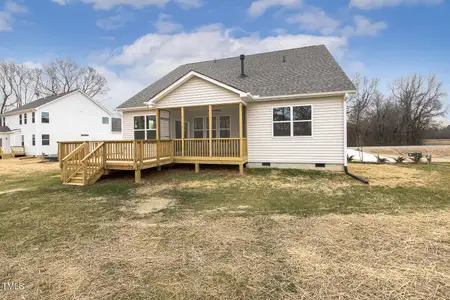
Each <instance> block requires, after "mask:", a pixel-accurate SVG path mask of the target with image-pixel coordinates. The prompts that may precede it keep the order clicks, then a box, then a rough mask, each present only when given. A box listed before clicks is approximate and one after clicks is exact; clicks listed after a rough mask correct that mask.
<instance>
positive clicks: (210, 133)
mask: <svg viewBox="0 0 450 300" xmlns="http://www.w3.org/2000/svg"><path fill="white" fill-rule="evenodd" d="M208 114H209V157H212V156H213V155H212V149H213V147H212V124H213V121H212V120H213V116H212V105H209V109H208Z"/></svg>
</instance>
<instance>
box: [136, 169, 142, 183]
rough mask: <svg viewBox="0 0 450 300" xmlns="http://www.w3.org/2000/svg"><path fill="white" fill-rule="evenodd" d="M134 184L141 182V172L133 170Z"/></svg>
mask: <svg viewBox="0 0 450 300" xmlns="http://www.w3.org/2000/svg"><path fill="white" fill-rule="evenodd" d="M134 182H136V183H139V182H141V170H140V169H139V170H135V171H134Z"/></svg>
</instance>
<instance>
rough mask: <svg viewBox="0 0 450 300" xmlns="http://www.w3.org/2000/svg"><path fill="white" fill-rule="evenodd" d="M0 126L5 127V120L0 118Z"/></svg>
mask: <svg viewBox="0 0 450 300" xmlns="http://www.w3.org/2000/svg"><path fill="white" fill-rule="evenodd" d="M0 126H6V119H5V117H2V118H0Z"/></svg>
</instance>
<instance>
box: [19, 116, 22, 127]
mask: <svg viewBox="0 0 450 300" xmlns="http://www.w3.org/2000/svg"><path fill="white" fill-rule="evenodd" d="M19 125H22V115H19Z"/></svg>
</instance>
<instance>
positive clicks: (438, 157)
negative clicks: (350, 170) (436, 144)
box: [364, 147, 450, 162]
mask: <svg viewBox="0 0 450 300" xmlns="http://www.w3.org/2000/svg"><path fill="white" fill-rule="evenodd" d="M364 152H367V153H371V154H379V155H381V156H388V157H392V158H397V157H398V156H403V157H405V158H407V159H408V153H409V152H422V153H423V156H424V160H425V155H427V154H431V155H432V156H433V161H435V162H450V147H447V148H389V147H386V148H371V147H364Z"/></svg>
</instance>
